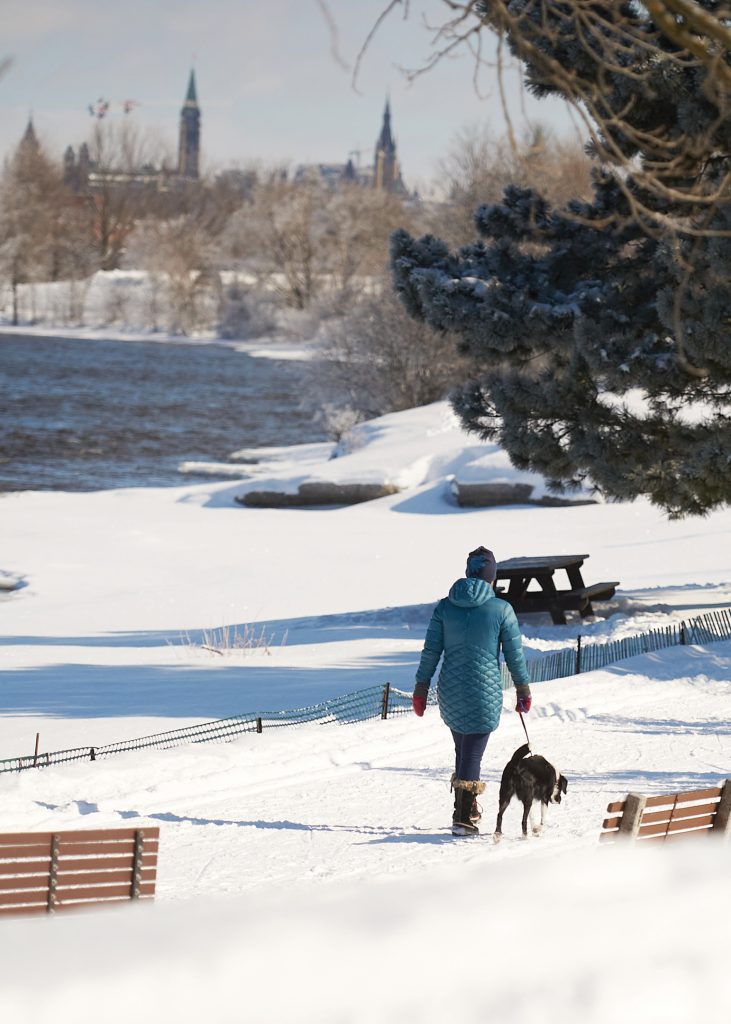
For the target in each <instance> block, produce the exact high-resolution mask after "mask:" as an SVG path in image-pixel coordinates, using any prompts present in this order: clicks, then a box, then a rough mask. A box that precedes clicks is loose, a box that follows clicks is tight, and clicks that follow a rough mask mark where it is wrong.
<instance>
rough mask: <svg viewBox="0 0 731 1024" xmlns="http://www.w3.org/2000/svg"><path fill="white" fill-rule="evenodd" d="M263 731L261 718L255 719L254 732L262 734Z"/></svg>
mask: <svg viewBox="0 0 731 1024" xmlns="http://www.w3.org/2000/svg"><path fill="white" fill-rule="evenodd" d="M263 730H264V727H263V725H262V722H261V718H257V720H256V731H257V732H263Z"/></svg>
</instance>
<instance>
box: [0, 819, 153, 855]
mask: <svg viewBox="0 0 731 1024" xmlns="http://www.w3.org/2000/svg"><path fill="white" fill-rule="evenodd" d="M137 832H144V836H145V842H147V840H148V839H159V838H160V826H159V825H149V826H148V825H145V826H143V827H140V828H138V829H137V828H90V829H69V830H59V831H58V832H55V833H54V832H7V833H0V847H2V846H3V845H10V846H21V845H25V844H28V845H32V846H34V845H36V844H42V843H48V846H49V849H50V845H51V840H52V839H53V836H54V835H57V836H58V837H59V839H60V841H61V842H63V843H88V842H91V841H92V840H95V841H100V840H104V839H107V840H112V841H114V842H118V841H119V840H121V839H131V840H133V841H134V838H135V834H136V833H137Z"/></svg>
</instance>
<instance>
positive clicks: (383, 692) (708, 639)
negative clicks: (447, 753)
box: [0, 610, 731, 773]
mask: <svg viewBox="0 0 731 1024" xmlns="http://www.w3.org/2000/svg"><path fill="white" fill-rule="evenodd" d="M729 639H731V610H723V611H718V612H707V613H706V614H705V615H701V616H699V617H698V618H695V619H690V620H689V621H687V622H680V623H673V624H670V625H668V626H666V627H665V628H664V629H651V630H649V631H648V632H646V633H640V634H638V635H635V636H628V637H625V638H624V639H623V640H609V641H606V642H604V643H602V642H601V641H595V642H594V643H584V642H583V640H582V637H581V636H579V637H578V638H577V641H576V645H575V646H573V647H567V648H564V649H563V650H561V651H556V652H554V653H553V654H548V655H545V656H544V657H541V658H534V659H531V660H530V661H529V662H528V671H529V673H530V681H531V683H532V684H533V683H543V682H548V681H550V680H552V679H561V678H565V677H566V676H572V675H576V674H577V673H579V672H591V671H593V670H594V669H598V668H603V667H604V666H606V665H610V664H613V663H614V662H617V661H621V660H622V659H623V658H632V657H634V656H635V655H638V654H648V653H650V652H652V651H660V650H663V649H664V648H667V647H675V646H677V645H679V644H708V643H713V642H715V641H718V640H729ZM501 673H502V684H503V689H504V690H507V689H509V688H510V687H511V686H512V680H511V678H510V673H509V671H508V668H507V666H506V665H505V664H502V665H501ZM435 702H436V693H435V692H433V691H432V693H430V695H429V703H430V704H433V703H435ZM408 711H411V693H406V692H405V691H403V690H398V689H396V687H394V686H391V684H390V683H385V684H384V685H382V686H371V687H369V688H368V689H365V690H358V691H356V692H355V693H348V694H345V695H344V696H342V697H333V698H332V699H330V700H325V701H322V702H321V703H319V704H313V705H312V706H310V707H306V708H297V709H296V710H293V711H260V712H258V713H256V714H249V715H236V716H234V717H232V718H222V719H219V720H217V721H214V722H205V723H203V724H201V725H192V726H186V727H184V728H182V729H171V730H170V731H169V732H158V733H154V734H153V735H151V736H142V737H140V738H139V739H133V740H122V741H121V742H119V743H107V744H104V745H101V746H85V747H74V748H73V749H70V750H55V751H50V752H43V753H39V752H38V750H37V749H36V751H35V752H34V753H33V754H26V755H21V756H18V757H10V758H6V759H4V760H0V773H2V772H18V771H23V770H25V769H27V768H44V767H47V766H50V765H57V764H66V763H68V762H71V761H97V760H99V759H101V758H104V757H109V756H111V755H112V754H121V753H125V752H127V751H132V750H149V749H155V750H167V749H169V748H171V747H177V746H181V745H182V744H185V743H214V742H218V743H226V742H228V741H230V740H232V739H234V738H235V737H236V736H240V735H241V734H242V733H247V732H255V733H261V732H264V731H265V729H266V731H269V729H281V728H287V727H290V726H296V725H302V724H303V723H305V722H317V723H319V724H321V725H326V724H329V723H333V722H335V723H340V724H342V725H347V724H352V723H355V722H364V721H367V720H368V719H372V718H390V717H391V716H392V715H398V714H403V713H404V712H408Z"/></svg>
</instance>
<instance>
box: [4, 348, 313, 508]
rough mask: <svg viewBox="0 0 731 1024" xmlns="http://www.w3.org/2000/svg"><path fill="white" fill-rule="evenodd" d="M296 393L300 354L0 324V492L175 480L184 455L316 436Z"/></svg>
mask: <svg viewBox="0 0 731 1024" xmlns="http://www.w3.org/2000/svg"><path fill="white" fill-rule="evenodd" d="M302 391H303V387H302V364H301V363H298V362H277V361H275V360H272V359H254V358H252V357H251V356H248V355H245V354H243V353H241V352H236V351H234V350H233V349H231V348H226V347H224V346H221V345H215V344H204V345H167V344H159V343H154V342H122V341H88V340H82V339H65V338H64V339H58V338H33V337H28V336H20V335H9V334H0V400H1V401H2V412H1V414H0V491H18V490H64V491H93V490H100V489H106V488H112V487H144V486H180V485H182V484H184V483H186V482H189V481H191V480H195V479H196V478H195V477H191V476H189V475H187V474H186V475H185V476H183V475H182V474H180V473H179V472H178V466H179V464H180V463H181V462H184V461H195V462H200V461H212V462H225V461H227V459H228V457H229V455H230V453H231V452H233V451H235V450H236V449H237V448H249V447H256V446H259V445H286V444H295V443H300V442H304V441H317V440H322V439H323V434H322V431H321V429H320V428H319V427H318V426H317V424H316V423H315V422H313V417H312V413H311V412H308V411H306V410H305V409H303V407H302V405H301V395H302ZM206 479H210V477H206Z"/></svg>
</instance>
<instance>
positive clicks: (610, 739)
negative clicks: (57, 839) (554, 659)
mask: <svg viewBox="0 0 731 1024" xmlns="http://www.w3.org/2000/svg"><path fill="white" fill-rule="evenodd" d="M729 680H731V643H722V644H715V645H713V646H712V647H710V648H707V649H696V648H689V649H687V650H685V651H683V652H678V651H677V650H672V651H666V652H661V653H658V654H655V655H646V656H644V657H642V658H637V659H633V660H631V661H627V662H624V663H622V665H620V666H616V667H614V668H612V669H611V670H605V671H602V672H596V673H587V674H586V675H582V676H581V677H575V678H572V679H568V680H558V681H555V682H551V683H542V684H539V685H537V686H536V687H535V707H534V711H532V712H531V714H530V716H529V719H528V721H529V727H530V733H531V738H532V744H533V749H534V751H535V752H536V753H543V754H544V755H546V756H547V757H549V759H550V760H552V761H553V762H554V763H556V764H557V765H558V767H559V768H560V770H561V771H562V772H563V773H564V774H565V775H566V776H567V777H568V779H569V780H570V782H569V792H568V796H567V798H566V800H565V802H564V803H563V804H562V805H561V807H557V808H552V809H551V813H550V817H549V822H548V826H547V828H546V832H545V834H544V835H543V836H542V837H541V838H540V839H533V838H531V839H529V840H528V841H527V842H524V841H523V840H522V839H521V838H519V835H520V824H519V821H520V811H519V808H518V805H517V804H514V805H513V806H511V808H510V809H509V811H508V812H507V815H506V819H505V825H504V829H505V839H504V840H503V842H502V843H501V844H500V845H499V846H494V845H493V844H492V842H491V841H490V839H489V835H488V836H486V837H485V840H484V841H480V842H475V843H470V842H469V841H466V842H465V841H463V842H455V841H454V840H453V839H452V838H451V836H449V834H448V832H447V825H448V823H449V819H450V808H451V799H452V798H451V796H450V794H449V777H450V774H451V771H452V765H451V763H450V747H449V734H448V732H447V730H446V729H445V727H444V726H443V725H442V723H441V721H440V720H439V718H438V714H437V712H436V710H435V709H430V710H429V712H428V713H427V716H426V717H425V718H424V719H422V720H419V719H416V718H415V717H412V716H398V717H395V718H393V719H390V720H388V721H386V722H381V721H373V722H366V723H362V724H359V725H352V726H323V725H308V726H301V727H297V728H294V729H282V730H271V731H269V732H266V731H265V733H264V734H263V735H261V736H258V735H256V734H248V735H245V736H243V737H241V738H240V739H238V740H236V741H235V742H234V743H231V744H226V745H216V746H192V747H184V748H179V749H177V750H173V751H166V752H144V753H131V754H125V755H120V756H119V757H115V758H111V759H107V760H105V761H102V762H97V763H94V764H88V763H84V764H80V765H71V766H68V767H65V768H55V769H44V770H42V771H38V772H26V773H23V774H22V775H17V776H12V777H7V776H6V777H5V778H4V779H3V789H4V800H5V815H4V817H5V821H6V822H8V827H13V828H34V829H46V828H52V827H78V826H79V825H83V826H88V827H95V826H97V825H102V824H119V823H120V822H121V821H132V820H134V821H135V822H138V821H139V823H141V824H144V823H147V822H149V823H151V824H152V823H154V824H160V825H161V827H162V843H161V856H160V882H159V899H160V900H161V901H166V900H180V899H188V898H190V897H195V896H200V897H210V896H215V895H223V894H235V893H245V892H250V891H252V890H254V889H261V890H265V891H266V890H268V889H270V888H271V887H275V888H276V889H277V890H279V891H282V890H286V889H296V888H300V887H302V886H303V885H305V886H309V885H311V884H321V883H327V882H333V881H341V880H343V879H353V878H355V879H368V878H381V879H383V878H396V877H403V876H408V875H409V874H410V873H411V872H413V871H414V870H415V869H417V868H418V870H419V871H420V872H423V871H426V870H430V869H439V868H442V867H444V868H449V867H450V866H452V865H454V864H457V863H472V862H476V863H482V862H488V863H493V862H496V861H498V860H501V859H504V858H506V857H511V858H512V857H519V858H523V857H526V856H529V857H530V858H531V859H535V858H536V857H544V856H547V855H550V854H552V853H554V852H556V850H557V849H559V848H560V849H565V848H567V847H592V846H595V845H596V842H597V836H598V832H599V827H600V823H601V820H602V818H603V816H604V809H605V806H606V804H607V803H608V802H609V801H610V800H612V799H616V798H617V797H618V796H622V795H624V794H625V793H627V792H628V791H630V790H639V791H641V792H645V793H651V792H672V791H673V790H675V789H679V788H681V789H682V788H685V789H687V788H694V787H695V788H702V787H705V786H711V785H717V784H718V783H719V781H720V780H722V779H723V778H725V777H726V775H728V774H729V773H731V724H729V720H728V716H727V714H726V707H727V706H728V704H727V702H728V699H729V696H731V682H729ZM509 707H510V704H509V697H508V696H507V695H506V708H509ZM521 742H522V732H521V730H520V728H519V724H518V721H517V718H516V716H515V715H514V714H513V713H512V712H511V711H510V710H507V711H506V713H505V714H504V715H503V720H502V723H501V728H500V729H499V730H498V731H497V733H496V734H495V735H494V737H493V738H492V739H491V742H490V746H489V748H488V751H487V754H486V757H485V762H484V767H485V771H484V772H483V778H485V780H486V781H487V783H488V788H487V791H486V793H485V797H484V800H483V806H484V825H483V828H484V830H485V832H487V833H489V832H491V831H492V827H493V824H494V817H495V813H496V803H497V788H498V785H499V779H500V774H501V771H502V767H503V765H504V764H505V763H506V761H507V760H508V759H509V757H510V755H511V754H512V752H513V750H514V749H515V748H516V747H518V746H520V744H521Z"/></svg>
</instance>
